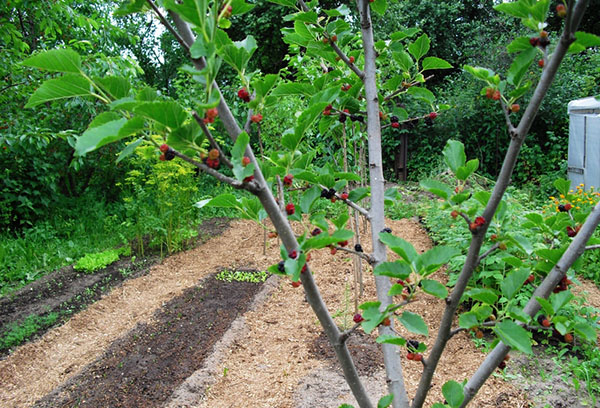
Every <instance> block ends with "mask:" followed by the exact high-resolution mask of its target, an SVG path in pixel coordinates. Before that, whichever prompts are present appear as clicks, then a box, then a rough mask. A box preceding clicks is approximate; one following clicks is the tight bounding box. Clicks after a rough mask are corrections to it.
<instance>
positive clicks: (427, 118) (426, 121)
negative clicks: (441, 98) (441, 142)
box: [425, 116, 433, 126]
mask: <svg viewBox="0 0 600 408" xmlns="http://www.w3.org/2000/svg"><path fill="white" fill-rule="evenodd" d="M425 124H426V125H427V126H433V120H431V118H430V117H429V116H428V117H426V118H425Z"/></svg>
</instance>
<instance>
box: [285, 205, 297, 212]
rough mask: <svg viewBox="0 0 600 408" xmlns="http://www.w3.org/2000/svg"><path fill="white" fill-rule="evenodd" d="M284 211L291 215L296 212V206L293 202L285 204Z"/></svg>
mask: <svg viewBox="0 0 600 408" xmlns="http://www.w3.org/2000/svg"><path fill="white" fill-rule="evenodd" d="M285 212H287V214H288V215H292V214H294V213H295V212H296V207H294V204H292V203H289V204H288V205H286V206H285Z"/></svg>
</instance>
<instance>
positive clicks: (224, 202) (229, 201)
mask: <svg viewBox="0 0 600 408" xmlns="http://www.w3.org/2000/svg"><path fill="white" fill-rule="evenodd" d="M195 206H196V207H198V208H203V207H220V208H238V209H239V208H240V203H239V202H238V200H237V198H235V196H234V195H233V194H220V195H218V196H216V197H214V198H212V199H208V200H202V201H198V202H197V203H196V204H195Z"/></svg>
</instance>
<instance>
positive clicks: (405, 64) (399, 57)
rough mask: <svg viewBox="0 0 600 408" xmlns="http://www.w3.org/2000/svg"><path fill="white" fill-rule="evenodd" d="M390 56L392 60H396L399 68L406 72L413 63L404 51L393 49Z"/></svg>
mask: <svg viewBox="0 0 600 408" xmlns="http://www.w3.org/2000/svg"><path fill="white" fill-rule="evenodd" d="M392 58H394V61H396V62H397V63H398V65H400V68H402V70H403V71H406V72H408V71H410V69H411V68H412V66H413V65H414V64H415V62H414V61H413V59H412V58H411V56H410V55H409V54H408V53H407V52H406V51H394V52H393V53H392Z"/></svg>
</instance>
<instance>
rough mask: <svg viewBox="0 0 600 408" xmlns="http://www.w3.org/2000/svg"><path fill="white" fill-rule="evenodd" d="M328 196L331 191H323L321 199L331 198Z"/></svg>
mask: <svg viewBox="0 0 600 408" xmlns="http://www.w3.org/2000/svg"><path fill="white" fill-rule="evenodd" d="M328 195H329V190H327V189H326V188H324V189H323V190H321V198H329V197H328Z"/></svg>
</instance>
